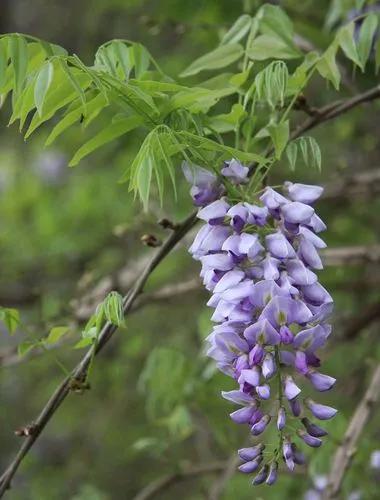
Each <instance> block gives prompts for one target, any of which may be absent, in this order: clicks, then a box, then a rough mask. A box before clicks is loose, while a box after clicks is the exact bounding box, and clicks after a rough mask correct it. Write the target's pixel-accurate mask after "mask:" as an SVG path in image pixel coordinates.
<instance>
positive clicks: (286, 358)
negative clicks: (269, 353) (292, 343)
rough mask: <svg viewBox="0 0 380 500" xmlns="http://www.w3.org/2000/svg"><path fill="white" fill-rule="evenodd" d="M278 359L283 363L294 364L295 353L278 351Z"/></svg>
mask: <svg viewBox="0 0 380 500" xmlns="http://www.w3.org/2000/svg"><path fill="white" fill-rule="evenodd" d="M280 360H281V363H282V364H283V365H286V366H294V361H295V355H294V354H293V353H292V352H290V351H280Z"/></svg>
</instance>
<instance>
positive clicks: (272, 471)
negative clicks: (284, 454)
mask: <svg viewBox="0 0 380 500" xmlns="http://www.w3.org/2000/svg"><path fill="white" fill-rule="evenodd" d="M277 471H278V463H277V462H272V463H271V465H270V467H269V474H268V477H267V479H266V481H265V482H266V483H267V484H268V485H269V486H271V485H272V484H274V483H275V482H276V481H277Z"/></svg>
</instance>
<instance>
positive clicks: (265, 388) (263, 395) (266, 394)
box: [256, 384, 270, 399]
mask: <svg viewBox="0 0 380 500" xmlns="http://www.w3.org/2000/svg"><path fill="white" fill-rule="evenodd" d="M256 392H257V395H258V396H259V398H260V399H269V398H270V387H269V385H268V384H264V385H258V386H257V387H256Z"/></svg>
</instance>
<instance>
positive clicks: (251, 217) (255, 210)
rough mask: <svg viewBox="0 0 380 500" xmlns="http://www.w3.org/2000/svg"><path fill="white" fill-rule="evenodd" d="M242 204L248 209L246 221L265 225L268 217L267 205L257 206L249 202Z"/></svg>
mask: <svg viewBox="0 0 380 500" xmlns="http://www.w3.org/2000/svg"><path fill="white" fill-rule="evenodd" d="M244 206H245V207H247V209H248V219H247V222H248V223H249V224H253V225H257V226H265V224H266V222H267V218H268V209H267V207H259V206H257V205H251V204H250V203H244Z"/></svg>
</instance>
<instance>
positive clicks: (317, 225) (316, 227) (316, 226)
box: [306, 214, 327, 233]
mask: <svg viewBox="0 0 380 500" xmlns="http://www.w3.org/2000/svg"><path fill="white" fill-rule="evenodd" d="M306 225H307V226H308V227H310V228H311V229H312V230H313V231H315V232H316V233H320V232H322V231H325V230H326V229H327V227H326V224H325V223H324V222H323V220H322V219H321V218H320V217H318V215H317V214H314V215H313V216H312V217H311V219H310V221H309V222H308V223H307V224H306Z"/></svg>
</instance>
